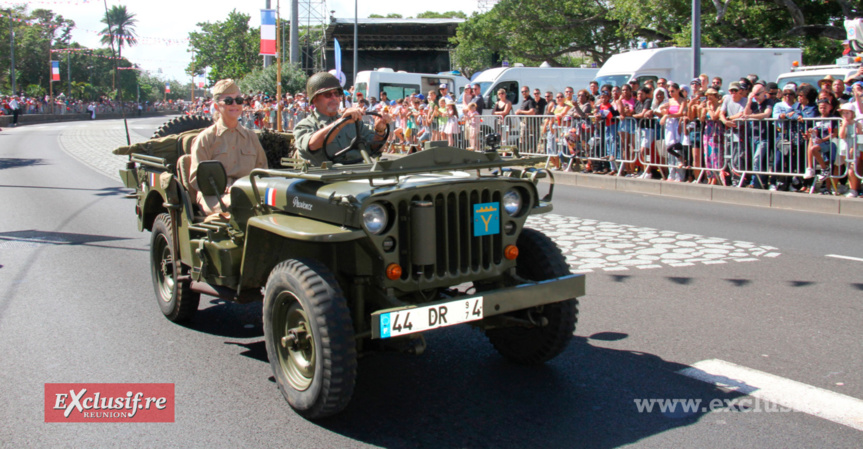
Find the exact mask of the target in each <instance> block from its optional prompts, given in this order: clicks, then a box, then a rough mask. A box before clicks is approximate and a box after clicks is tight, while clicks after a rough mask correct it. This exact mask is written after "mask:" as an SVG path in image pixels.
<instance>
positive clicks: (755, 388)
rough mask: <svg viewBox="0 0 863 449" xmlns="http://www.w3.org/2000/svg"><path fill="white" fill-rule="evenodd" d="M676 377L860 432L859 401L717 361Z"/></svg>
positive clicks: (700, 364)
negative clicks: (693, 380)
mask: <svg viewBox="0 0 863 449" xmlns="http://www.w3.org/2000/svg"><path fill="white" fill-rule="evenodd" d="M677 373H678V374H682V375H684V376H686V377H690V378H692V379H696V380H700V381H702V382H706V383H709V384H712V385H715V386H717V387H723V388H730V389H733V390H735V391H737V392H739V393H742V394H745V395H748V396H751V397H754V398H758V399H761V400H764V401H768V402H772V403H774V404H778V405H781V406H783V407H788V408H791V409H794V410H797V411H799V412H803V413H806V414H809V415H813V416H817V417H819V418H823V419H826V420H829V421H833V422H835V423H838V424H842V425H844V426H848V427H851V428H852V429H856V430H860V431H863V400H860V399H857V398H853V397H851V396H846V395H844V394H840V393H836V392H833V391H829V390H824V389H821V388H817V387H813V386H811V385H807V384H804V383H802V382H797V381H794V380H790V379H786V378H784V377H779V376H776V375H773V374H768V373H765V372H763V371H758V370H754V369H751V368H747V367H745V366H740V365H736V364H734V363H731V362H726V361H724V360H718V359H710V360H702V361H700V362H698V363H695V364H693V365H692V366H691V367H690V368H685V369H682V370H680V371H678V372H677Z"/></svg>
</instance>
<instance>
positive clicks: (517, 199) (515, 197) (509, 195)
mask: <svg viewBox="0 0 863 449" xmlns="http://www.w3.org/2000/svg"><path fill="white" fill-rule="evenodd" d="M521 204H522V200H521V193H519V191H518V190H517V189H510V190H508V191H507V192H506V193H504V194H503V210H505V211H506V213H508V214H509V215H510V216H514V215H516V214H518V212H519V211H520V210H521Z"/></svg>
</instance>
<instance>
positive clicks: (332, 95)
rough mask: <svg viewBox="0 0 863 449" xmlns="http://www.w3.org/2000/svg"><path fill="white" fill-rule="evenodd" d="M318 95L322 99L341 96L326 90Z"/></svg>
mask: <svg viewBox="0 0 863 449" xmlns="http://www.w3.org/2000/svg"><path fill="white" fill-rule="evenodd" d="M318 95H320V96H322V97H324V98H332V97H336V98H338V97H341V96H342V95H341V93H340V92H339V91H337V90H328V91H326V92H321V93H319V94H318ZM381 97H386V95H384V94H381Z"/></svg>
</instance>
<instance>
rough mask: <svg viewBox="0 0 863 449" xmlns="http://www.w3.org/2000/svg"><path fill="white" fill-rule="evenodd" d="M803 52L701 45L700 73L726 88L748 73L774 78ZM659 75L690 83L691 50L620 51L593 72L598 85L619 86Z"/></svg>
mask: <svg viewBox="0 0 863 449" xmlns="http://www.w3.org/2000/svg"><path fill="white" fill-rule="evenodd" d="M802 55H803V53H802V52H801V51H800V49H799V48H702V49H701V73H706V74H707V76H709V77H710V78H711V79H712V78H713V77H716V76H718V77H720V78H722V82H723V83H724V84H725V86H723V87H724V88H726V89H727V86H728V84H730V83H731V82H732V81H737V80H738V79H740V78H742V77H745V76H746V75H749V74H750V73H754V74H756V75H758V77H759V78H760V79H764V80H768V81H773V80H775V79H776V78H777V77H778V76H779V74H781V73H783V72H787V71H788V68H789V67H791V66H792V64H793V63H794V61H800V59H801V57H802ZM659 78H665V79H666V80H668V81H671V82H675V83H678V84H680V85H681V86H684V85H689V82H690V81H691V80H692V78H693V73H692V49H691V48H685V47H670V48H651V49H644V50H633V51H629V52H626V53H620V54H617V55H614V56H612V57H611V58H609V59H608V61H606V62H605V64H604V65H603V66H602V68H601V69H600V70H599V73H598V74H597V75H596V81H597V82H598V83H599V85H600V86H602V85H604V84H610V85H612V86H621V85H623V84H626V83H628V82H629V81H630V80H633V79H635V80H638V83H639V85H643V84H644V82H645V81H646V80H649V79H650V80H653V81H656V80H657V79H659Z"/></svg>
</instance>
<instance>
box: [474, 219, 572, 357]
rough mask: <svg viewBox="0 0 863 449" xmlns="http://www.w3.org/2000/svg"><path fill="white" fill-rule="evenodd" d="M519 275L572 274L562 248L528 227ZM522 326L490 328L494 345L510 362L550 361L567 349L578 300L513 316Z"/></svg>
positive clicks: (522, 240)
mask: <svg viewBox="0 0 863 449" xmlns="http://www.w3.org/2000/svg"><path fill="white" fill-rule="evenodd" d="M517 246H518V258H517V259H516V263H517V268H516V274H518V275H519V276H521V277H523V278H525V279H529V280H532V281H543V280H546V279H552V278H556V277H560V276H566V275H567V274H570V271H569V265H568V264H567V263H566V258H565V257H564V256H563V254H562V253H561V252H560V248H558V247H557V245H556V244H555V243H554V242H553V241H552V240H551V239H549V238H548V237H547V236H546V235H545V234H543V233H541V232H538V231H535V230H533V229H528V228H525V229H524V230H523V231H522V233H521V235H520V236H519V237H518V242H517ZM511 315H512V316H513V317H514V318H517V319H518V320H519V321H520V322H522V323H532V324H529V325H528V324H525V325H522V326H519V325H515V326H511V327H502V328H494V329H489V330H487V331H486V332H485V334H486V336H488V339H489V341H491V344H492V346H494V348H495V349H496V350H497V352H499V353H500V354H501V355H502V356H504V357H506V358H507V359H509V360H511V361H513V362H516V363H520V364H525V365H533V364H540V363H544V362H547V361H549V360H551V359H553V358H555V357H557V355H559V354H560V353H561V352H563V350H564V349H566V345H567V344H568V343H569V341H570V340H571V339H572V334H573V332H575V323H576V322H577V321H578V300H577V299H575V298H573V299H568V300H566V301H562V302H557V303H552V304H546V305H544V306H538V307H532V308H530V309H525V310H519V311H517V312H513V313H512V314H511Z"/></svg>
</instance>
